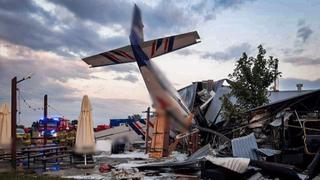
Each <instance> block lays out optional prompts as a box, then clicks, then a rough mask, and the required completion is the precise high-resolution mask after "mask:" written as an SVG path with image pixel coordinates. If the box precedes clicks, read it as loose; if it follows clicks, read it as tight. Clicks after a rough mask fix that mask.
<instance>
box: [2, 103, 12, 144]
mask: <svg viewBox="0 0 320 180" xmlns="http://www.w3.org/2000/svg"><path fill="white" fill-rule="evenodd" d="M10 144H11V116H10V112H9V106H8V104H6V103H5V104H3V105H2V106H1V107H0V149H9V147H10Z"/></svg>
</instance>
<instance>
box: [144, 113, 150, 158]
mask: <svg viewBox="0 0 320 180" xmlns="http://www.w3.org/2000/svg"><path fill="white" fill-rule="evenodd" d="M149 121H150V107H148V109H147V122H146V134H145V141H146V151H145V153H146V154H147V153H148V148H149V147H148V146H149Z"/></svg>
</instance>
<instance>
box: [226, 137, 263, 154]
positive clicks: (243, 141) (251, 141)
mask: <svg viewBox="0 0 320 180" xmlns="http://www.w3.org/2000/svg"><path fill="white" fill-rule="evenodd" d="M231 145H232V154H233V156H234V157H244V158H249V159H253V160H258V157H257V154H256V152H255V150H256V149H258V145H257V141H256V137H255V136H254V134H253V133H251V134H249V135H248V136H243V137H239V138H235V139H232V140H231Z"/></svg>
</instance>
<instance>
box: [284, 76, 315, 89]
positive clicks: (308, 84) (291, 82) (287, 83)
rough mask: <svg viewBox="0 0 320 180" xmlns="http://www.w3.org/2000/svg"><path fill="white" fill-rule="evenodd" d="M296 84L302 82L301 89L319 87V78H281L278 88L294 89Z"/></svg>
mask: <svg viewBox="0 0 320 180" xmlns="http://www.w3.org/2000/svg"><path fill="white" fill-rule="evenodd" d="M297 84H303V89H320V79H316V80H306V79H298V78H281V79H280V88H281V89H282V90H296V88H297V87H296V85H297Z"/></svg>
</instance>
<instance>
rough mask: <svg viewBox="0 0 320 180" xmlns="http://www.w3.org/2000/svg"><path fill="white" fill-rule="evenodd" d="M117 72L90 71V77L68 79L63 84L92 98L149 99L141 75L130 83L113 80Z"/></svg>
mask: <svg viewBox="0 0 320 180" xmlns="http://www.w3.org/2000/svg"><path fill="white" fill-rule="evenodd" d="M118 75H119V73H116V72H112V71H111V72H104V71H100V72H92V73H90V76H91V77H92V78H90V79H80V78H75V79H69V80H68V81H67V82H65V84H68V86H70V87H71V88H74V89H78V91H77V92H78V93H77V94H76V96H79V95H81V94H87V95H89V96H90V97H94V98H102V99H108V98H119V99H137V100H140V101H143V102H148V101H149V95H148V92H147V90H146V88H145V86H144V83H143V81H142V78H141V76H138V79H139V81H138V82H136V83H130V82H128V81H119V80H114V78H115V77H117V76H118Z"/></svg>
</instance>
